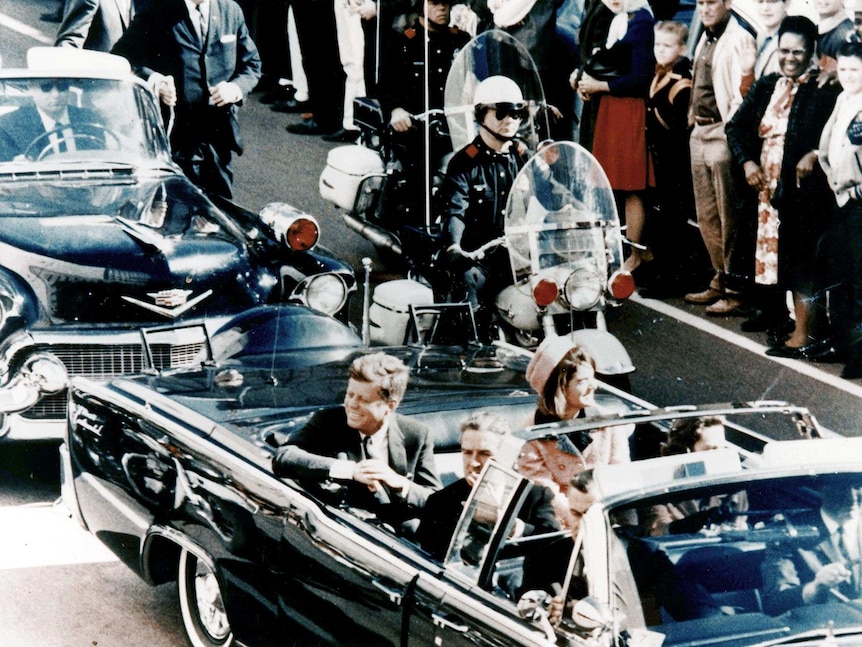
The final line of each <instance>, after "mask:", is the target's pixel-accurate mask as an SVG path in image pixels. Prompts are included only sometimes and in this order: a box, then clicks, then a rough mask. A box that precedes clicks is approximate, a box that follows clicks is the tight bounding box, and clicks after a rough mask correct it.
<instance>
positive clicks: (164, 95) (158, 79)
mask: <svg viewBox="0 0 862 647" xmlns="http://www.w3.org/2000/svg"><path fill="white" fill-rule="evenodd" d="M150 84H151V86H152V88H153V92H155V93H156V94H157V95H158V97H159V100H160V101H161V102H162V103H163V104H165V105H166V106H168V107H169V108H173V107H174V106H175V105H177V86H176V84H175V83H174V77H172V76H164V75H162V74H153V76H152V77H150Z"/></svg>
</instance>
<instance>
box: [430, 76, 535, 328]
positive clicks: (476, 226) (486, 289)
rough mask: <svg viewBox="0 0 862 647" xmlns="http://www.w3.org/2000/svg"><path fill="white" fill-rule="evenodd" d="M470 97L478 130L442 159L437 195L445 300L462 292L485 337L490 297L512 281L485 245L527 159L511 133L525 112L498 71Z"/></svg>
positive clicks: (503, 260)
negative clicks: (447, 283) (447, 279)
mask: <svg viewBox="0 0 862 647" xmlns="http://www.w3.org/2000/svg"><path fill="white" fill-rule="evenodd" d="M473 102H474V106H475V109H474V117H475V120H476V123H477V124H478V126H479V132H478V134H477V135H476V137H475V139H474V140H473V141H472V142H471V143H470V144H468V145H467V146H465V147H464V148H462V149H461V150H460V151H458V152H457V153H456V154H455V155H454V157H453V158H452V159H451V160H450V162H449V167H448V169H447V172H446V177H445V179H444V180H443V184H442V185H441V187H440V190H439V192H438V193H437V199H438V205H439V209H438V213H439V216H440V219H441V222H442V223H443V242H444V247H445V267H446V268H447V269H448V270H449V273H450V275H451V277H452V279H453V289H451V290H450V291H449V294H448V295H447V296H448V300H452V301H458V300H462V299H463V298H466V300H467V301H468V302H469V303H470V305H471V307H472V308H473V311H474V313H475V318H476V323H477V327H478V329H479V335H480V338H483V339H484V340H488V339H489V338H490V336H491V332H490V326H491V321H492V318H493V307H494V299H495V297H496V295H497V294H498V293H499V292H500V290H502V289H503V288H504V287H505V286H506V285H508V284H509V283H511V282H512V274H511V272H510V271H509V258H508V254H507V252H506V249H505V247H504V246H502V245H499V244H498V245H497V246H493V245H492V248H490V249H489V248H488V244H489V243H494V242H502V241H501V240H499V239H501V237H502V236H503V234H504V224H505V218H506V203H507V200H508V197H509V190H510V189H511V187H512V183H513V182H514V180H515V176H516V175H517V173H518V171H519V170H520V169H521V168H522V167H523V166H524V164H525V163H526V162H527V159H528V152H529V151H528V150H527V146H526V144H525V143H524V142H523V141H521V140H519V139H518V138H517V135H518V130H519V128H520V126H521V123H522V122H523V121H524V120H525V119H528V118H529V111H528V107H527V104H526V102H525V101H524V97H523V94H522V93H521V89H520V88H519V87H518V85H517V84H516V83H515V82H514V81H513V80H512V79H510V78H508V77H505V76H501V75H495V76H491V77H489V78H487V79H484V80H483V81H481V82H480V83H479V84H478V86H477V87H476V92H475V95H474V97H473Z"/></svg>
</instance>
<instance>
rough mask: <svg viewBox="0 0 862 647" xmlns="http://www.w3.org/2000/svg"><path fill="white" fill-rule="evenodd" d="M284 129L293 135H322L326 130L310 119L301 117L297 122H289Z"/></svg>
mask: <svg viewBox="0 0 862 647" xmlns="http://www.w3.org/2000/svg"><path fill="white" fill-rule="evenodd" d="M285 130H286V131H287V132H289V133H293V134H294V135H324V134H326V131H325V130H323V128H321V126H320V124H319V123H317V122H316V121H315V120H314V119H313V118H312V119H303V120H302V121H300V122H299V123H298V124H290V125H289V126H287V127H285Z"/></svg>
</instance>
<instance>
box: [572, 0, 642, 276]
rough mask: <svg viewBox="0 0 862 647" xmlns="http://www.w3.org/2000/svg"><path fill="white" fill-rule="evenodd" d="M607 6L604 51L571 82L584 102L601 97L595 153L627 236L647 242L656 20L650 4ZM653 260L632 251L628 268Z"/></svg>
mask: <svg viewBox="0 0 862 647" xmlns="http://www.w3.org/2000/svg"><path fill="white" fill-rule="evenodd" d="M602 2H603V3H604V4H605V5H606V6H607V7H608V8H609V9H610V10H611V11H612V12H613V13H614V17H613V19H612V20H611V23H610V27H609V30H608V34H607V38H606V39H605V42H604V47H600V48H599V49H598V50H596V51H594V52H591V53H590V54H589V56H588V58H587V61H586V62H585V64H584V67H583V70H582V71H579V72H578V73H576V74H573V75H572V77H571V78H570V82H571V83H572V87H574V88H575V90H577V92H578V95H579V96H580V97H581V99H583V100H584V101H590V100H594V99H598V98H601V101H600V103H599V107H598V110H597V114H596V123H595V133H594V136H593V144H592V152H593V154H594V155H595V156H596V159H597V160H598V161H599V163H600V164H601V165H602V167H603V168H604V170H605V173H607V175H608V180H610V183H611V187H613V189H614V191H615V193H616V195H617V199H618V201H619V202H620V203H622V204H623V205H624V211H625V222H626V236H627V237H628V239H629V240H631V241H633V242H635V243H641V241H642V237H643V229H644V220H645V212H644V202H643V192H644V191H645V190H646V188H647V186H649V184H650V180H651V177H650V173H651V171H650V166H649V164H648V163H647V148H646V135H645V132H646V97H647V94H648V92H649V85H650V81H651V80H652V77H653V73H654V72H655V56H654V54H653V41H654V34H653V25H654V24H655V20H654V19H653V15H652V11H651V9H650V8H649V4H648V3H647V0H602ZM585 111H586V108H585ZM651 258H652V255H651V253H650V252H649V250H646V249H641V248H638V247H632V251H631V254H630V256H629V258H628V259H627V260H626V262H625V264H624V266H623V269H624V270H627V271H630V272H631V271H633V270H635V269H636V268H637V267H638V265H640V264H641V262H643V261H645V260H650V259H651Z"/></svg>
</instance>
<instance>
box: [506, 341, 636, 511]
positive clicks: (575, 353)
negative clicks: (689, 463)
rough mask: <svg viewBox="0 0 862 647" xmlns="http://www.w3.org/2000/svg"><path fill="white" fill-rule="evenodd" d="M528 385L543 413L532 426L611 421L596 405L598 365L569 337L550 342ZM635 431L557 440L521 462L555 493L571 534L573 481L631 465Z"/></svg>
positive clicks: (527, 447)
mask: <svg viewBox="0 0 862 647" xmlns="http://www.w3.org/2000/svg"><path fill="white" fill-rule="evenodd" d="M526 376H527V381H528V382H529V383H530V385H531V386H532V387H533V389H534V390H535V391H536V393H537V394H538V396H539V398H538V407H537V409H536V412H535V414H534V416H533V419H532V420H530V421H528V424H531V425H532V424H544V423H548V422H558V421H563V420H573V419H575V418H586V417H590V416H600V415H607V414H609V413H610V411H608V410H606V409H604V408H603V407H600V406H599V405H598V404H596V400H595V394H596V388H597V387H598V383H597V381H596V370H595V363H594V362H593V359H592V358H591V357H590V356H589V355H588V354H587V353H586V352H585V351H584V350H583V349H582V348H581V347H580V346H577V345H575V344H573V343H572V341H571V340H570V339H568V338H566V337H548V338H546V339H545V340H544V341H543V342H542V343H541V344H540V345H539V348H538V349H537V350H536V353H535V355H533V358H532V360H530V364H529V365H528V366H527V375H526ZM632 431H634V428H633V426H632V425H618V426H613V427H609V428H606V429H598V430H594V431H591V432H586V431H584V432H574V433H570V434H564V435H560V436H559V437H558V438H556V439H552V440H544V439H542V440H531V441H529V442H527V443H525V444H524V446H523V448H522V449H521V454H520V456H519V457H518V471H519V472H520V473H521V474H523V475H524V476H525V477H526V478H528V479H530V480H532V481H534V482H539V483H541V484H542V485H545V486H547V487H549V488H551V489H552V490H553V491H554V492H555V498H554V510H555V511H556V513H557V520H558V521H559V522H560V525H562V526H563V527H565V528H571V527H572V524H573V523H574V520H573V518H572V515H571V513H570V511H569V501H568V498H567V493H568V489H569V484H570V483H571V481H572V479H573V478H574V477H575V476H576V475H577V474H579V473H580V472H582V471H583V470H585V469H588V468H592V467H596V466H598V465H608V464H610V463H628V462H629V461H630V460H631V458H630V454H629V442H628V438H629V436H630V435H631V433H632Z"/></svg>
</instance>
